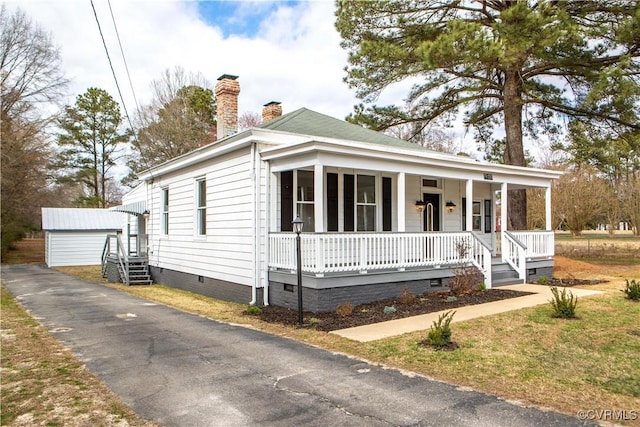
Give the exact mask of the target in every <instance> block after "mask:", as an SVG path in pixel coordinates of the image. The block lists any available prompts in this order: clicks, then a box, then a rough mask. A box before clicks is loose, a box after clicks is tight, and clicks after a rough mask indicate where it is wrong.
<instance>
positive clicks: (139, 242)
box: [127, 234, 149, 256]
mask: <svg viewBox="0 0 640 427" xmlns="http://www.w3.org/2000/svg"><path fill="white" fill-rule="evenodd" d="M148 240H149V235H148V234H130V235H129V238H128V239H127V253H128V254H129V255H135V256H147V251H148V249H147V246H148Z"/></svg>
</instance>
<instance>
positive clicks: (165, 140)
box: [127, 67, 216, 182]
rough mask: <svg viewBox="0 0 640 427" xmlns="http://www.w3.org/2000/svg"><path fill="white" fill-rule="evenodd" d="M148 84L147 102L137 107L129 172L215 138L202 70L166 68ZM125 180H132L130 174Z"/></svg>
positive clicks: (212, 107)
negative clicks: (151, 96) (192, 71)
mask: <svg viewBox="0 0 640 427" xmlns="http://www.w3.org/2000/svg"><path fill="white" fill-rule="evenodd" d="M151 87H152V89H153V98H152V100H151V102H150V103H149V104H148V105H146V106H143V107H142V108H141V109H140V111H138V129H139V131H138V133H137V138H136V140H135V141H134V142H133V147H132V148H133V150H132V151H133V156H132V158H131V160H130V161H129V167H130V169H131V170H132V172H133V173H135V172H138V171H140V170H144V169H147V168H149V167H152V166H154V165H157V164H160V163H162V162H164V161H167V160H169V159H172V158H174V157H177V156H180V155H182V154H185V153H188V152H189V151H191V150H193V149H195V148H198V147H200V146H202V145H203V144H206V143H208V142H212V141H213V140H214V139H215V128H214V126H215V112H216V107H215V98H214V95H213V90H212V89H211V84H210V83H209V82H208V81H207V79H206V78H205V77H204V76H203V75H202V74H200V73H187V72H186V71H185V70H184V69H183V68H181V67H175V68H174V69H173V70H169V69H167V70H165V71H164V72H163V73H162V76H161V77H160V79H158V80H154V81H153V82H152V83H151ZM127 181H129V182H134V181H135V178H134V177H133V176H132V174H131V175H130V176H129V177H127Z"/></svg>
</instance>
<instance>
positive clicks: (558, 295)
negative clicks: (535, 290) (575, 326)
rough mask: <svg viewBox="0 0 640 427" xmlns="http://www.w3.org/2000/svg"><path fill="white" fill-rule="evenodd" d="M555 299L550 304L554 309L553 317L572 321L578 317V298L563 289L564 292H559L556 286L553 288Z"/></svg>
mask: <svg viewBox="0 0 640 427" xmlns="http://www.w3.org/2000/svg"><path fill="white" fill-rule="evenodd" d="M551 293H552V294H553V299H552V300H550V301H549V302H550V303H551V307H552V308H553V317H561V318H563V319H570V318H573V317H576V306H577V305H578V298H577V297H575V296H574V295H573V293H571V291H567V289H566V288H565V289H562V292H560V291H558V288H556V287H555V286H554V287H552V288H551Z"/></svg>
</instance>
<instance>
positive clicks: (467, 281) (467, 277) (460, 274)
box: [449, 266, 484, 295]
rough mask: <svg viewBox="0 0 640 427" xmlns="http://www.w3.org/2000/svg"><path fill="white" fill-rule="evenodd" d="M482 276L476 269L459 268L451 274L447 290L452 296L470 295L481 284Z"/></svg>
mask: <svg viewBox="0 0 640 427" xmlns="http://www.w3.org/2000/svg"><path fill="white" fill-rule="evenodd" d="M483 280H484V276H483V275H482V273H481V272H480V270H478V268H477V267H473V266H472V267H461V268H457V269H455V270H454V272H453V277H452V278H451V279H449V290H450V291H451V293H452V294H454V295H464V294H470V293H471V292H473V291H474V290H476V289H477V287H478V283H482V282H483Z"/></svg>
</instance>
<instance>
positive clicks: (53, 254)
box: [45, 230, 115, 267]
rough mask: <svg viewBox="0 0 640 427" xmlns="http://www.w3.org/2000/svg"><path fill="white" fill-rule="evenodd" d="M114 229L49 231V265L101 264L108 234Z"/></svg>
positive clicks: (47, 233)
mask: <svg viewBox="0 0 640 427" xmlns="http://www.w3.org/2000/svg"><path fill="white" fill-rule="evenodd" d="M114 233H115V230H114V231H109V232H107V231H48V232H46V242H45V243H46V244H45V246H46V251H45V252H46V262H47V265H48V266H49V267H61V266H68V265H100V264H101V262H102V248H103V247H104V242H105V240H106V238H107V234H114Z"/></svg>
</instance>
